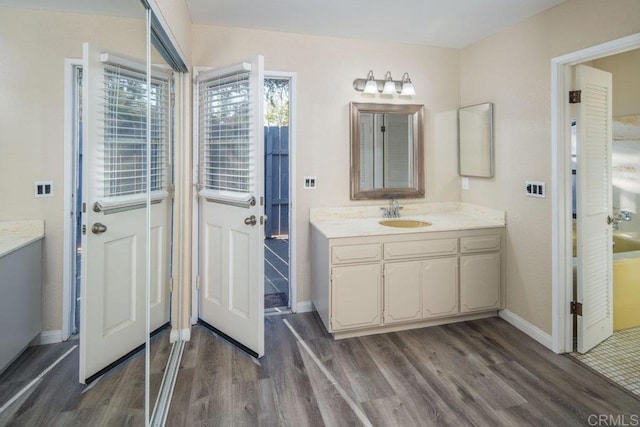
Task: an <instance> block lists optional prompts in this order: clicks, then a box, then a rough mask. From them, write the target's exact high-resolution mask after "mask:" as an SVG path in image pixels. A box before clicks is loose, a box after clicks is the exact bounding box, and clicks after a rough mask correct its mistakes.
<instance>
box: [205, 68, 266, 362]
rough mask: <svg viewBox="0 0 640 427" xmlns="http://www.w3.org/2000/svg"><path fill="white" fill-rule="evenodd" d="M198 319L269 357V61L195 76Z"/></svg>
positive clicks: (258, 354)
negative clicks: (266, 224)
mask: <svg viewBox="0 0 640 427" xmlns="http://www.w3.org/2000/svg"><path fill="white" fill-rule="evenodd" d="M196 94H197V99H198V102H197V108H198V114H197V117H198V144H199V162H198V163H199V166H198V167H199V181H200V182H199V185H200V191H199V205H200V212H199V214H200V220H199V230H200V233H199V234H200V235H199V240H200V251H199V252H200V254H199V265H200V287H199V318H200V320H201V321H204V322H205V323H207V324H208V325H210V326H212V327H213V328H215V329H216V330H218V331H219V332H222V333H223V334H225V335H226V336H227V337H229V338H231V339H232V340H234V341H236V342H238V343H240V344H241V345H242V346H244V347H245V349H247V350H249V352H251V353H253V354H255V355H256V356H258V357H260V356H262V355H263V354H264V225H263V224H264V221H265V219H266V218H265V216H264V206H263V200H264V194H263V193H264V182H263V181H264V172H263V170H264V164H263V162H262V153H263V152H264V149H263V146H264V136H263V135H264V125H263V99H264V71H263V58H262V57H261V56H258V57H256V58H253V59H252V60H251V62H246V63H242V64H237V65H233V66H229V67H224V68H220V69H216V70H212V71H208V72H206V73H201V74H199V75H198V76H196Z"/></svg>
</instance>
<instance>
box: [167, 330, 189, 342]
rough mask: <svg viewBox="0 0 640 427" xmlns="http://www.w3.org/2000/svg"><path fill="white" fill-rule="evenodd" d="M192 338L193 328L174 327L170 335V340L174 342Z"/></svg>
mask: <svg viewBox="0 0 640 427" xmlns="http://www.w3.org/2000/svg"><path fill="white" fill-rule="evenodd" d="M190 340H191V328H187V329H172V330H171V334H170V335H169V342H170V343H174V342H176V341H190Z"/></svg>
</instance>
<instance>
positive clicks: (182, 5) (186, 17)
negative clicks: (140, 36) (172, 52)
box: [155, 0, 191, 66]
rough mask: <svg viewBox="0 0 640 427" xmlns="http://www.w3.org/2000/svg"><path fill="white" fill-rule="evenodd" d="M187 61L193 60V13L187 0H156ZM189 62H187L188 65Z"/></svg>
mask: <svg viewBox="0 0 640 427" xmlns="http://www.w3.org/2000/svg"><path fill="white" fill-rule="evenodd" d="M155 2H156V4H157V5H158V8H159V9H160V12H161V13H162V17H163V18H164V20H165V22H166V23H167V25H168V26H169V28H168V31H169V32H170V33H171V35H172V36H173V37H174V40H175V42H176V43H177V44H178V46H179V48H180V50H181V51H182V54H183V55H184V56H185V58H186V60H187V61H190V60H191V15H190V13H189V8H188V7H187V3H186V1H185V0H155ZM188 65H189V64H188V63H187V66H188Z"/></svg>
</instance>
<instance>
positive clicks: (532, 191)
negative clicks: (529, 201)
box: [524, 181, 547, 199]
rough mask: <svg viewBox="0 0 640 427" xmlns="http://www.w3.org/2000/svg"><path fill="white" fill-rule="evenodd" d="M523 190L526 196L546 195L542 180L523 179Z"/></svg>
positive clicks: (542, 196) (538, 196) (544, 196)
mask: <svg viewBox="0 0 640 427" xmlns="http://www.w3.org/2000/svg"><path fill="white" fill-rule="evenodd" d="M524 191H525V194H526V195H527V196H528V197H537V198H540V199H544V198H546V197H547V192H546V190H545V183H544V182H542V181H525V182H524Z"/></svg>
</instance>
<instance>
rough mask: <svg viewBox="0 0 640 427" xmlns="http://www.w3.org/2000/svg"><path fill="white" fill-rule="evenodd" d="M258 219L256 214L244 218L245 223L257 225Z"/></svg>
mask: <svg viewBox="0 0 640 427" xmlns="http://www.w3.org/2000/svg"><path fill="white" fill-rule="evenodd" d="M257 222H258V221H257V220H256V216H255V215H251V216H250V217H248V218H245V219H244V223H245V224H247V225H256V223H257Z"/></svg>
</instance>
